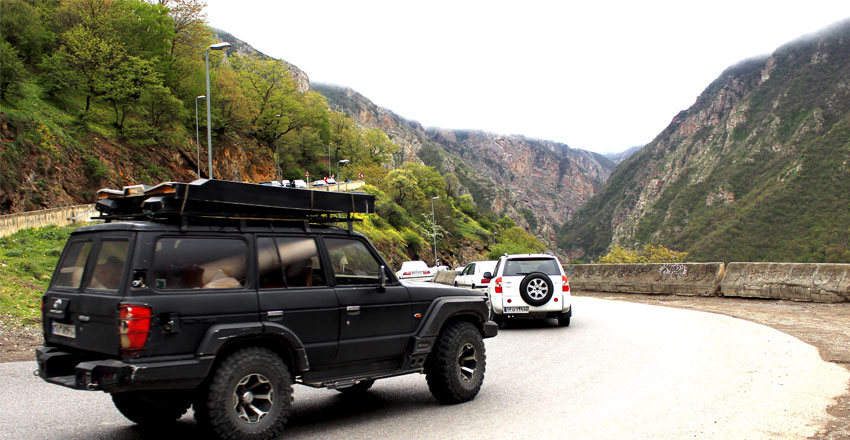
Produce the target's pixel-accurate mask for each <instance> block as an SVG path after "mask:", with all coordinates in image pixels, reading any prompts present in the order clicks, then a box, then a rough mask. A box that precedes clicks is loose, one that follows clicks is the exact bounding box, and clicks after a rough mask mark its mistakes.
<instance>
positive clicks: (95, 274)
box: [43, 231, 134, 355]
mask: <svg viewBox="0 0 850 440" xmlns="http://www.w3.org/2000/svg"><path fill="white" fill-rule="evenodd" d="M133 235H134V234H133V233H131V232H129V231H108V232H101V233H80V234H74V235H73V236H72V237H71V239H69V241H68V243H67V245H66V246H65V251H64V252H63V255H62V257H61V259H60V263H59V264H58V265H57V267H56V271H55V272H54V275H53V280H52V284H51V286H50V288H49V289H48V291H47V293H46V294H45V296H44V321H43V325H44V334H45V337H46V339H47V341H48V342H50V343H53V344H59V345H64V346H69V347H74V348H78V349H81V350H90V351H97V352H100V353H105V354H110V355H116V354H118V352H119V346H120V344H119V340H118V303H119V302H120V301H121V299H122V296H123V295H124V293H125V291H126V289H125V286H126V284H127V280H126V278H127V275H126V270H125V267H126V266H127V261H128V259H129V257H130V252H131V251H132V243H133Z"/></svg>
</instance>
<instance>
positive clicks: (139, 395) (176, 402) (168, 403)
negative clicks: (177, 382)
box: [112, 391, 191, 426]
mask: <svg viewBox="0 0 850 440" xmlns="http://www.w3.org/2000/svg"><path fill="white" fill-rule="evenodd" d="M112 403H114V404H115V408H118V411H120V412H121V414H122V415H124V417H126V418H128V419H130V420H131V421H132V422H134V423H137V424H139V425H144V426H155V425H162V424H167V423H174V422H175V421H176V420H177V419H179V418H180V417H182V416H183V414H185V413H186V410H187V409H189V406H191V400H190V399H189V397H188V395H186V394H185V393H181V392H178V391H129V392H126V393H114V394H112Z"/></svg>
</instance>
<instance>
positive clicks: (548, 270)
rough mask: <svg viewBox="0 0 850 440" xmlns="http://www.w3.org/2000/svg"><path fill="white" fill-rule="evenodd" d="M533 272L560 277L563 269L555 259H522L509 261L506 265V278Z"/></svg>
mask: <svg viewBox="0 0 850 440" xmlns="http://www.w3.org/2000/svg"><path fill="white" fill-rule="evenodd" d="M531 272H543V273H545V274H546V275H560V274H561V269H560V268H559V267H558V262H557V261H556V260H555V259H554V258H522V259H513V260H508V261H507V262H506V263H505V273H504V274H503V275H504V276H511V275H528V274H530V273H531Z"/></svg>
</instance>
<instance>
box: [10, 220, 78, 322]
mask: <svg viewBox="0 0 850 440" xmlns="http://www.w3.org/2000/svg"><path fill="white" fill-rule="evenodd" d="M78 227H79V226H68V227H64V228H58V227H47V228H40V229H25V230H23V231H19V232H17V233H15V234H12V235H10V236H7V237H3V238H0V311H2V312H0V320H2V322H3V325H35V324H38V323H39V322H41V316H40V315H39V311H40V304H41V296H42V295H43V294H44V292H45V291H46V290H47V285H48V284H50V277H51V275H52V274H53V269H54V268H55V267H56V262H57V261H58V260H59V255H60V254H61V253H62V249H63V248H64V247H65V240H67V239H68V237H69V236H70V234H71V231H72V230H74V229H76V228H78Z"/></svg>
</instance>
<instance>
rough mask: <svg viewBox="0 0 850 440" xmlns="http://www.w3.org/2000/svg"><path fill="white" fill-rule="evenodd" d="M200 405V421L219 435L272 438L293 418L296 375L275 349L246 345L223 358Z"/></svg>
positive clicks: (198, 409) (198, 408)
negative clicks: (293, 383) (291, 372)
mask: <svg viewBox="0 0 850 440" xmlns="http://www.w3.org/2000/svg"><path fill="white" fill-rule="evenodd" d="M198 406H199V407H196V409H195V412H196V417H197V419H198V421H199V422H201V423H203V424H205V425H208V426H207V427H208V428H209V429H210V430H211V431H212V433H213V434H214V435H215V436H216V437H217V438H220V439H228V440H230V439H248V440H268V439H272V438H275V437H277V436H278V435H280V433H281V431H283V428H284V426H285V425H286V421H287V419H288V418H289V413H290V410H291V408H292V376H291V375H290V373H289V369H288V368H287V367H286V364H284V363H283V361H282V360H281V359H280V357H278V356H277V355H276V354H275V353H274V352H272V351H271V350H268V349H265V348H258V347H251V348H245V349H242V350H239V351H237V352H235V353H233V354H231V355H230V356H228V357H227V358H226V359H224V361H222V363H221V365H220V366H219V367H218V369H217V370H216V371H215V374H214V375H213V379H212V382H211V383H210V385H209V388H208V391H207V396H206V399H205V401H203V402H201V403H200V404H199V405H198Z"/></svg>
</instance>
